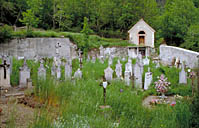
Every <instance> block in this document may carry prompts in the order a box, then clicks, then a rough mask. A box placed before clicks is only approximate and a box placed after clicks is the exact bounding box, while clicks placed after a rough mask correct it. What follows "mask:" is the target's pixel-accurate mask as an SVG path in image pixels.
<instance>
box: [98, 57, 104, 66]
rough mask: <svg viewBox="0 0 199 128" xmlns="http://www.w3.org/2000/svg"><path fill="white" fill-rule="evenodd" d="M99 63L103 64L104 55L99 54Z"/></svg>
mask: <svg viewBox="0 0 199 128" xmlns="http://www.w3.org/2000/svg"><path fill="white" fill-rule="evenodd" d="M99 59H100V63H102V64H104V57H103V56H100V58H99Z"/></svg>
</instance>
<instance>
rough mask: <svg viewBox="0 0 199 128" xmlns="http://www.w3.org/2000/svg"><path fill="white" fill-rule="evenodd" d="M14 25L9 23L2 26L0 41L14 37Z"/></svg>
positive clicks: (0, 27)
mask: <svg viewBox="0 0 199 128" xmlns="http://www.w3.org/2000/svg"><path fill="white" fill-rule="evenodd" d="M12 33H13V30H12V27H10V26H8V25H4V26H0V43H3V42H5V41H6V40H9V39H11V38H12Z"/></svg>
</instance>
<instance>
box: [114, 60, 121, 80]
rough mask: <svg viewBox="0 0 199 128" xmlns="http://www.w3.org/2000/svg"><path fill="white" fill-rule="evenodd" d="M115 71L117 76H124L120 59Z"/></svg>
mask: <svg viewBox="0 0 199 128" xmlns="http://www.w3.org/2000/svg"><path fill="white" fill-rule="evenodd" d="M115 73H116V76H117V78H120V79H121V77H122V64H121V63H120V60H118V61H117V64H116V68H115Z"/></svg>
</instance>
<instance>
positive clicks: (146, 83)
mask: <svg viewBox="0 0 199 128" xmlns="http://www.w3.org/2000/svg"><path fill="white" fill-rule="evenodd" d="M152 80H153V75H152V72H150V68H148V72H146V73H145V80H144V90H147V89H148V88H149V86H150V85H151V83H152Z"/></svg>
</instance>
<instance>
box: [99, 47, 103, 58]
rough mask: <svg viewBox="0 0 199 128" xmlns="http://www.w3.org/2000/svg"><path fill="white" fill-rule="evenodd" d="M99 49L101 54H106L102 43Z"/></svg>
mask: <svg viewBox="0 0 199 128" xmlns="http://www.w3.org/2000/svg"><path fill="white" fill-rule="evenodd" d="M99 50H100V56H104V48H103V46H102V45H101V46H100V48H99Z"/></svg>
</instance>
